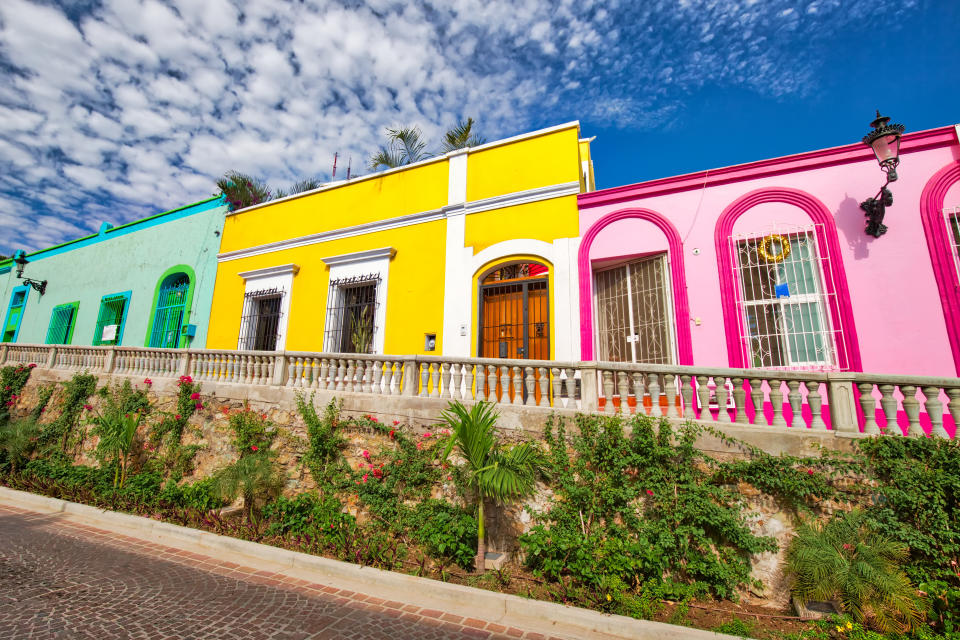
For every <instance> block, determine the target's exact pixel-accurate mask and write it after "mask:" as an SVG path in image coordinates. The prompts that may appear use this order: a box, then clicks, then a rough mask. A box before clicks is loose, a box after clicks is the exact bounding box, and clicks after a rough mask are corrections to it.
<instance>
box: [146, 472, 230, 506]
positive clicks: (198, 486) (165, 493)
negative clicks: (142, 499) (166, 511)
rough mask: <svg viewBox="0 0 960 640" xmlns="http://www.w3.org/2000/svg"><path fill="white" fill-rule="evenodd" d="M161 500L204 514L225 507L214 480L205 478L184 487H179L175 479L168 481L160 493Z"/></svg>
mask: <svg viewBox="0 0 960 640" xmlns="http://www.w3.org/2000/svg"><path fill="white" fill-rule="evenodd" d="M160 499H161V500H164V501H166V502H169V503H170V504H173V505H176V506H178V507H182V508H185V509H196V510H197V511H200V512H202V513H206V512H207V511H210V510H212V509H219V508H220V507H222V506H223V499H222V498H221V497H220V496H219V495H218V493H217V487H216V482H215V481H214V479H213V478H204V479H203V480H198V481H197V482H192V483H189V484H183V485H178V484H177V483H176V482H175V481H174V480H173V479H170V480H167V483H166V484H165V485H163V490H162V491H161V492H160Z"/></svg>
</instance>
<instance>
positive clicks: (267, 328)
mask: <svg viewBox="0 0 960 640" xmlns="http://www.w3.org/2000/svg"><path fill="white" fill-rule="evenodd" d="M285 293H286V292H285V291H284V290H283V289H278V288H276V287H273V288H269V289H260V290H258V291H248V292H247V293H246V294H245V295H244V300H243V316H242V317H241V319H240V339H239V341H238V345H237V348H238V349H246V350H253V351H276V349H277V340H278V338H279V336H280V317H281V315H282V308H283V296H284V295H285Z"/></svg>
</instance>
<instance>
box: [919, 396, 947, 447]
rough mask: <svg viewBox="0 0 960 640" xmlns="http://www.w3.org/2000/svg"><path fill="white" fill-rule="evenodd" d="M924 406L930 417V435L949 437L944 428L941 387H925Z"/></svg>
mask: <svg viewBox="0 0 960 640" xmlns="http://www.w3.org/2000/svg"><path fill="white" fill-rule="evenodd" d="M921 390H922V391H923V397H924V401H923V407H924V409H926V410H927V416H928V417H929V418H930V435H931V436H933V437H934V438H949V437H950V434H949V433H947V431H946V429H944V428H943V403H941V402H940V387H933V386H931V387H923V388H922V389H921Z"/></svg>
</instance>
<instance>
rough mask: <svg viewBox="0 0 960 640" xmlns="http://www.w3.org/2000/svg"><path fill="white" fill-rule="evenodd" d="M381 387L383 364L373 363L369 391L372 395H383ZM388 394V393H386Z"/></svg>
mask: <svg viewBox="0 0 960 640" xmlns="http://www.w3.org/2000/svg"><path fill="white" fill-rule="evenodd" d="M382 385H383V362H381V361H380V360H374V361H373V380H372V384H371V385H370V391H371V392H372V393H374V394H378V393H383V389H382V388H381V387H382ZM388 393H389V391H388Z"/></svg>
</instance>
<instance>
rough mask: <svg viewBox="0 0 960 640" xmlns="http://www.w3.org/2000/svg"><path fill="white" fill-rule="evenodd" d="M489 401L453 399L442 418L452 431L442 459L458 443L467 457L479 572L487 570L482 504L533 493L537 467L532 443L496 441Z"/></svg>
mask: <svg viewBox="0 0 960 640" xmlns="http://www.w3.org/2000/svg"><path fill="white" fill-rule="evenodd" d="M493 407H494V405H493V404H492V403H489V402H478V403H477V404H475V405H473V406H472V407H470V408H469V409H467V407H465V406H463V405H462V404H461V403H459V402H451V403H450V406H449V407H448V408H447V410H446V411H444V412H443V413H441V414H440V417H441V419H442V420H443V421H444V422H445V423H447V425H449V426H450V429H451V430H452V434H451V436H450V439H449V441H448V442H447V445H446V447H445V449H444V451H443V459H444V460H446V459H447V457H449V455H450V452H451V451H453V448H454V447H456V448H457V450H458V451H459V452H460V455H461V456H463V458H464V459H465V460H466V464H465V465H464V471H465V472H466V475H467V478H468V482H469V485H470V486H471V488H472V490H473V494H474V495H473V496H471V497H472V498H474V499H475V500H476V504H477V556H476V558H475V559H474V564H475V567H476V570H477V572H480V573H482V572H483V570H484V557H485V556H486V551H487V545H486V541H485V540H484V527H483V505H484V502H485V501H486V500H487V499H491V498H492V499H493V500H496V501H497V502H498V503H501V504H502V503H505V502H508V501H512V500H517V499H520V498H524V497H526V496H528V495H530V494H531V493H532V492H533V487H534V481H535V479H536V473H537V470H538V465H537V450H536V449H535V448H534V447H533V446H531V445H530V444H529V443H523V444H518V445H516V446H513V447H508V448H503V447H501V446H500V443H499V442H498V441H497V438H496V434H495V432H494V431H495V428H496V424H497V418H498V417H499V416H498V414H497V412H496V411H494V408H493Z"/></svg>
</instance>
